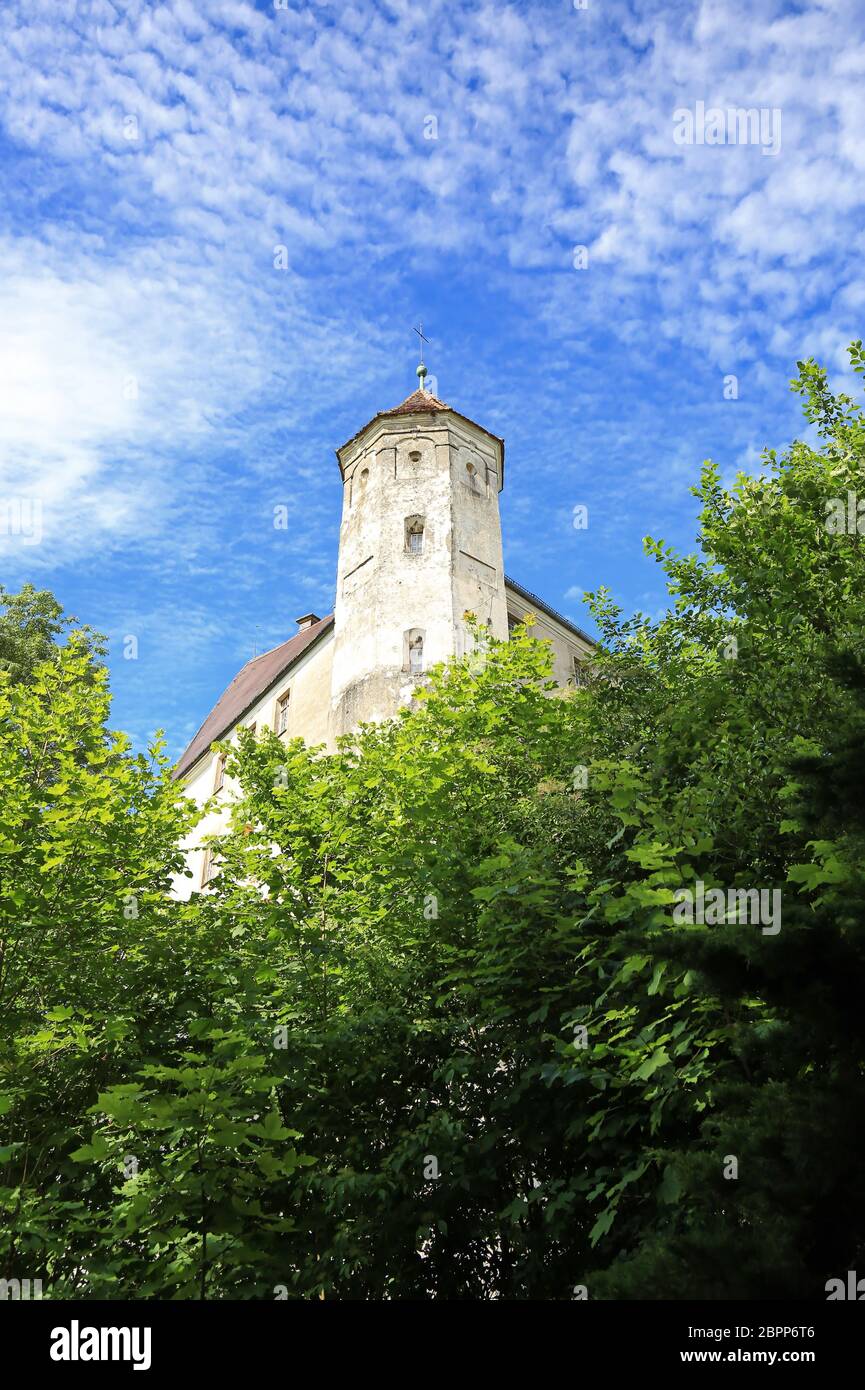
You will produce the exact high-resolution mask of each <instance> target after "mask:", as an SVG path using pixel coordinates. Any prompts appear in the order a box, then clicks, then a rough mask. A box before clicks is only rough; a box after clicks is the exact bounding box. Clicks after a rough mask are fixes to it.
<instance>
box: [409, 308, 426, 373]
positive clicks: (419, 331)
mask: <svg viewBox="0 0 865 1390" xmlns="http://www.w3.org/2000/svg"><path fill="white" fill-rule="evenodd" d="M412 333H416V334H417V336H418V339H419V341H418V347H419V348H420V360H421V366H423V345H424V343H428V342H430V339H429V338H425V337H424V331H423V319H421V321H420V323H419V324H418V326H417V328H413V329H412Z"/></svg>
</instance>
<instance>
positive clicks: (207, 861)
mask: <svg viewBox="0 0 865 1390" xmlns="http://www.w3.org/2000/svg"><path fill="white" fill-rule="evenodd" d="M215 877H216V860H215V858H214V854H213V845H205V846H204V859H203V860H202V864H201V886H202V888H204V887H206V885H207V884H208V883H209V882H210V880H211V879H212V878H215Z"/></svg>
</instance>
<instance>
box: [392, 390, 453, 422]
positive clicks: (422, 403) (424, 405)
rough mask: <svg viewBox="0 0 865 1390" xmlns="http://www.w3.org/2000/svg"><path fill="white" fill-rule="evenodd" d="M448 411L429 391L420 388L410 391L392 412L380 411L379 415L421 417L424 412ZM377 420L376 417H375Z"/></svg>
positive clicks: (448, 407) (447, 406) (442, 402)
mask: <svg viewBox="0 0 865 1390" xmlns="http://www.w3.org/2000/svg"><path fill="white" fill-rule="evenodd" d="M435 410H450V406H449V405H445V403H444V401H440V400H439V398H438V396H433V395H431V394H430V392H429V391H422V390H421V389H420V387H418V389H417V390H416V391H412V393H411V395H410V396H406V398H405V400H404V401H403V403H402V405H395V406H394V408H393V410H380V411H379V412H378V413H379V415H421V414H423V412H424V411H435ZM376 418H378V417H376Z"/></svg>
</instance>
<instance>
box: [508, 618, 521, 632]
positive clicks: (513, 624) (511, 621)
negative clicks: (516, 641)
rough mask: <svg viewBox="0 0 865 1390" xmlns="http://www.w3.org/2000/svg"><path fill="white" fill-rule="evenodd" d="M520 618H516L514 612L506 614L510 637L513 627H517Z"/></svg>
mask: <svg viewBox="0 0 865 1390" xmlns="http://www.w3.org/2000/svg"><path fill="white" fill-rule="evenodd" d="M521 622H522V618H518V617H517V615H516V613H509V614H508V636H509V637H510V635H511V633H512V632H513V630H514V628H515V627H519V625H520V623H521Z"/></svg>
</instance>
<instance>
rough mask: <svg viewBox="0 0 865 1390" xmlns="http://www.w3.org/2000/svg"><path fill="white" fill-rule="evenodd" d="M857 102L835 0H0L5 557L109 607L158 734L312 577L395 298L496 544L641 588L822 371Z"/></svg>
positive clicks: (558, 588) (857, 193)
mask: <svg viewBox="0 0 865 1390" xmlns="http://www.w3.org/2000/svg"><path fill="white" fill-rule="evenodd" d="M578 3H582V0H578ZM699 103H702V107H700V106H699V105H698V104H699ZM716 108H717V109H720V110H721V111H722V112H726V110H727V108H755V109H756V110H757V111H763V112H764V113H765V115H764V123H763V127H762V129H757V128H753V129H752V128H751V127H749V128H748V131H747V132H745V131H744V129H740V128H739V127H735V126H734V125H733V124H732V123H728V125H727V127H726V128H724V127H723V126H722V127H720V130H721V134H722V135H723V136H724V142H723V143H719V142H718V140H717V139H716V138H715V137H716V136H717V133H718V128H716V129H715V132H714V134H713V132H712V125H711V120H712V117H711V112H712V111H713V110H715V109H716ZM701 110H702V111H703V112H704V115H703V117H702V119H703V129H704V130H705V131H706V132H707V133H706V136H705V139H704V140H703V141H702V142H700V140H699V134H698V133H697V132H698V130H699V125H700V119H701V117H700V116H699V112H700V111H701ZM682 111H689V112H692V113H694V122H693V134H694V138H693V141H692V142H691V143H687V141H686V139H685V137H684V136H683V134H682V132H683V129H685V126H684V125H683V118H682V117H681V115H678V116H677V115H675V113H677V112H679V113H681V112H682ZM706 112H708V113H710V114H709V117H708V126H707V124H706V121H707V117H706V116H705V113H706ZM863 131H865V7H863V5H862V3H861V0H826V2H825V3H817V4H796V5H791V4H780V3H771V0H741V3H738V2H736V0H713V3H705V4H702V5H700V4H695V3H676V0H665V3H661V2H660V0H647V2H646V3H642V0H633V2H632V3H625V2H624V0H586V4H585V8H577V6H576V4H575V3H574V0H521V3H520V4H519V5H508V4H505V3H501V4H498V3H485V2H484V0H481V3H461V0H425V3H424V0H378V2H374V0H362V3H351V0H311V3H307V2H306V0H275V3H274V0H256V2H255V3H253V0H206V3H202V0H166V2H165V3H145V0H114V3H111V2H110V0H79V3H73V0H4V3H3V5H2V8H0V164H2V172H3V197H2V200H0V501H2V502H3V503H4V506H5V508H6V511H5V516H6V518H7V520H6V522H5V524H4V526H3V528H2V530H3V531H4V532H5V534H0V565H2V568H0V578H2V580H3V582H4V583H6V584H7V586H9V587H17V586H18V585H19V584H20V583H21V582H22V581H24V580H25V579H31V580H33V581H34V582H35V583H37V584H39V585H44V586H47V587H50V588H52V589H53V590H54V591H55V592H56V594H57V595H58V597H59V598H60V599H61V600H62V602H63V603H64V605H65V606H66V607H67V609H68V610H70V611H72V612H74V613H76V614H77V615H78V617H79V618H80V619H81V620H82V621H86V622H89V623H90V624H91V625H92V626H94V627H97V628H99V629H101V630H103V631H105V632H107V633H108V634H109V637H110V639H111V645H112V662H111V665H112V682H113V688H114V691H115V708H114V723H115V725H116V726H118V727H121V728H125V729H127V730H129V732H130V733H131V734H132V735H133V737H134V738H135V739H136V740H137V741H143V740H145V739H146V738H147V735H148V734H149V732H150V731H152V730H153V729H155V728H156V727H157V726H160V725H162V726H164V727H165V729H166V730H167V733H168V736H169V741H170V747H171V750H172V751H173V752H179V751H180V749H181V748H182V747H183V746H184V744H185V743H186V742H187V740H188V738H189V737H190V736H191V734H192V733H193V732H194V730H195V729H196V728H197V726H198V724H199V723H200V722H201V720H202V718H203V717H204V715H205V713H206V712H207V710H208V708H209V707H210V705H211V704H212V703H213V702H214V700H215V698H216V696H217V695H218V694H219V692H220V690H221V689H222V688H223V686H224V685H225V684H226V683H227V681H228V680H229V679H230V678H231V676H232V675H233V674H234V673H235V671H236V670H237V668H238V667H239V666H240V665H241V664H242V663H243V662H244V661H245V660H246V659H247V658H248V657H249V656H250V655H251V654H252V652H253V649H254V647H256V645H257V648H258V650H259V651H261V650H262V649H264V648H265V647H268V646H273V645H274V644H275V643H277V642H279V641H282V640H283V639H284V638H285V637H286V636H288V635H290V634H291V633H292V632H293V631H294V619H295V618H296V617H297V615H298V614H300V613H303V612H305V611H307V610H309V609H314V610H315V611H316V612H318V613H319V614H324V613H325V612H329V611H330V609H331V606H332V601H333V583H334V571H335V559H336V542H337V532H338V524H339V504H340V494H339V487H338V473H337V468H336V463H335V460H334V455H333V449H334V447H335V446H337V445H339V444H340V443H342V442H343V441H344V440H345V439H347V438H348V437H349V436H350V435H351V434H353V433H354V431H355V430H356V429H357V428H358V427H359V426H360V425H361V424H362V423H364V422H365V421H366V420H367V419H368V418H369V417H370V416H371V415H372V414H374V413H375V411H376V410H379V409H386V408H389V407H391V406H393V405H396V404H397V403H398V402H399V401H401V400H402V399H403V398H404V397H405V396H407V395H408V394H409V392H410V391H411V390H412V389H413V388H414V385H415V377H414V368H415V366H416V363H417V355H416V349H415V339H414V336H413V334H412V332H411V328H412V325H413V324H415V323H417V321H418V319H419V318H421V319H422V320H423V322H424V325H425V328H426V330H427V332H428V334H429V336H430V337H431V339H432V343H431V345H430V347H429V349H428V351H427V360H428V363H429V367H430V372H431V373H432V374H433V375H434V377H435V379H436V382H437V385H438V394H439V395H440V396H441V397H442V398H443V399H444V400H446V401H448V402H449V403H451V404H452V405H454V406H455V407H456V408H457V409H459V410H461V411H462V412H463V413H465V414H468V415H470V416H472V417H473V418H475V419H476V420H478V421H479V422H480V423H481V424H483V425H485V426H486V427H488V428H489V429H490V430H492V431H493V432H494V433H496V434H501V435H504V436H505V438H506V440H507V447H508V460H509V468H508V479H507V486H506V490H505V493H504V495H503V520H504V530H505V561H506V569H507V571H508V573H510V574H511V575H512V576H513V577H514V578H516V579H517V580H519V581H520V582H521V583H522V584H523V585H525V586H527V587H528V588H530V589H532V590H534V591H535V592H536V593H539V594H541V595H542V596H543V597H544V598H546V599H547V601H548V602H550V603H552V604H553V605H554V606H555V607H558V608H559V609H561V610H562V611H564V612H566V613H567V614H569V615H570V616H571V617H572V618H573V619H574V620H575V621H577V622H578V623H580V624H582V625H584V626H588V625H589V620H588V618H587V616H586V614H585V610H584V608H583V606H582V602H581V595H582V593H583V591H584V590H585V589H590V588H594V587H595V586H597V585H599V584H607V585H608V586H609V587H610V588H611V589H612V590H613V592H614V593H615V594H616V595H617V597H618V598H619V599H620V601H621V602H622V603H623V604H624V605H625V607H626V608H628V609H632V608H641V609H643V610H645V611H649V612H655V611H656V610H657V609H658V607H659V605H660V604H661V603H662V601H663V589H662V586H661V584H660V583H659V574H658V571H657V568H656V566H655V565H654V564H653V563H652V562H650V561H649V560H647V559H646V558H645V557H644V556H643V554H642V537H643V536H644V535H646V534H652V535H655V536H661V537H663V538H664V539H666V540H667V541H669V542H671V543H674V544H676V545H678V546H680V547H685V548H687V547H690V546H691V544H692V541H693V535H694V515H695V510H694V506H695V504H694V499H693V498H692V497H691V496H690V494H689V491H688V489H689V487H690V485H691V484H692V483H693V482H694V481H695V480H696V478H697V475H698V471H699V465H700V462H701V460H702V459H703V458H706V457H712V458H714V459H716V461H717V462H718V463H719V464H720V465H721V467H722V469H723V470H724V471H725V473H726V474H728V475H730V476H732V475H733V474H734V472H735V470H736V469H737V468H746V469H751V470H753V469H754V468H756V467H758V466H759V456H760V451H761V450H762V449H763V447H764V446H766V445H769V446H772V447H775V446H778V445H781V444H783V443H784V442H785V441H786V440H788V439H790V438H792V437H794V436H795V435H797V434H801V433H802V432H803V431H802V425H801V423H800V419H801V417H800V416H799V412H798V406H797V401H796V398H794V397H793V396H791V394H790V391H789V386H788V383H789V379H790V377H791V376H792V375H794V372H795V363H796V360H797V359H799V358H801V357H804V356H810V355H813V356H817V357H819V358H821V359H822V360H823V361H824V362H825V363H826V364H827V366H828V367H829V368H830V371H831V373H832V376H833V380H834V381H835V382H836V383H838V384H841V383H843V382H844V381H845V362H846V358H845V353H844V348H845V345H846V343H847V342H849V341H850V340H851V339H852V338H856V337H860V336H863V326H865V325H863V319H865V270H863V264H865V262H863V250H865V218H863V209H862V189H863V174H865V139H863ZM699 133H703V132H702V131H700V132H699ZM770 133H771V136H770ZM728 136H729V138H727V137H728ZM746 137H747V138H746ZM710 141H714V142H713V143H710ZM277 248H282V249H281V250H277ZM579 248H584V249H583V250H580V249H579ZM730 377H735V378H736V384H735V386H734V387H733V388H731V387H730V385H729V383H728V385H727V386H726V388H725V380H726V379H728V378H730ZM731 389H732V390H733V391H736V392H737V397H736V398H735V399H733V398H730V396H731ZM37 502H38V504H39V505H40V506H41V518H39V524H38V525H37V524H36V521H37V518H36V515H35V511H34V504H35V503H37ZM10 504H11V507H12V510H11V511H10ZM578 505H584V506H587V507H588V509H589V526H588V529H587V530H579V531H578V530H575V528H574V526H573V524H572V518H573V510H574V507H575V506H578ZM16 506H17V508H18V512H17V515H18V516H19V518H20V521H19V523H18V525H17V526H16V525H15V524H11V523H10V521H9V518H10V517H11V518H12V522H13V523H14V516H15V514H16V513H15V507H16ZM278 506H285V507H287V508H288V515H289V524H288V526H287V527H286V528H285V529H280V530H277V529H275V528H274V525H273V517H274V508H275V507H278ZM28 508H29V509H30V510H28ZM37 510H38V509H37ZM127 635H133V636H135V637H136V638H137V645H138V657H137V660H125V659H124V657H123V649H124V638H125V637H126V636H127Z"/></svg>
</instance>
